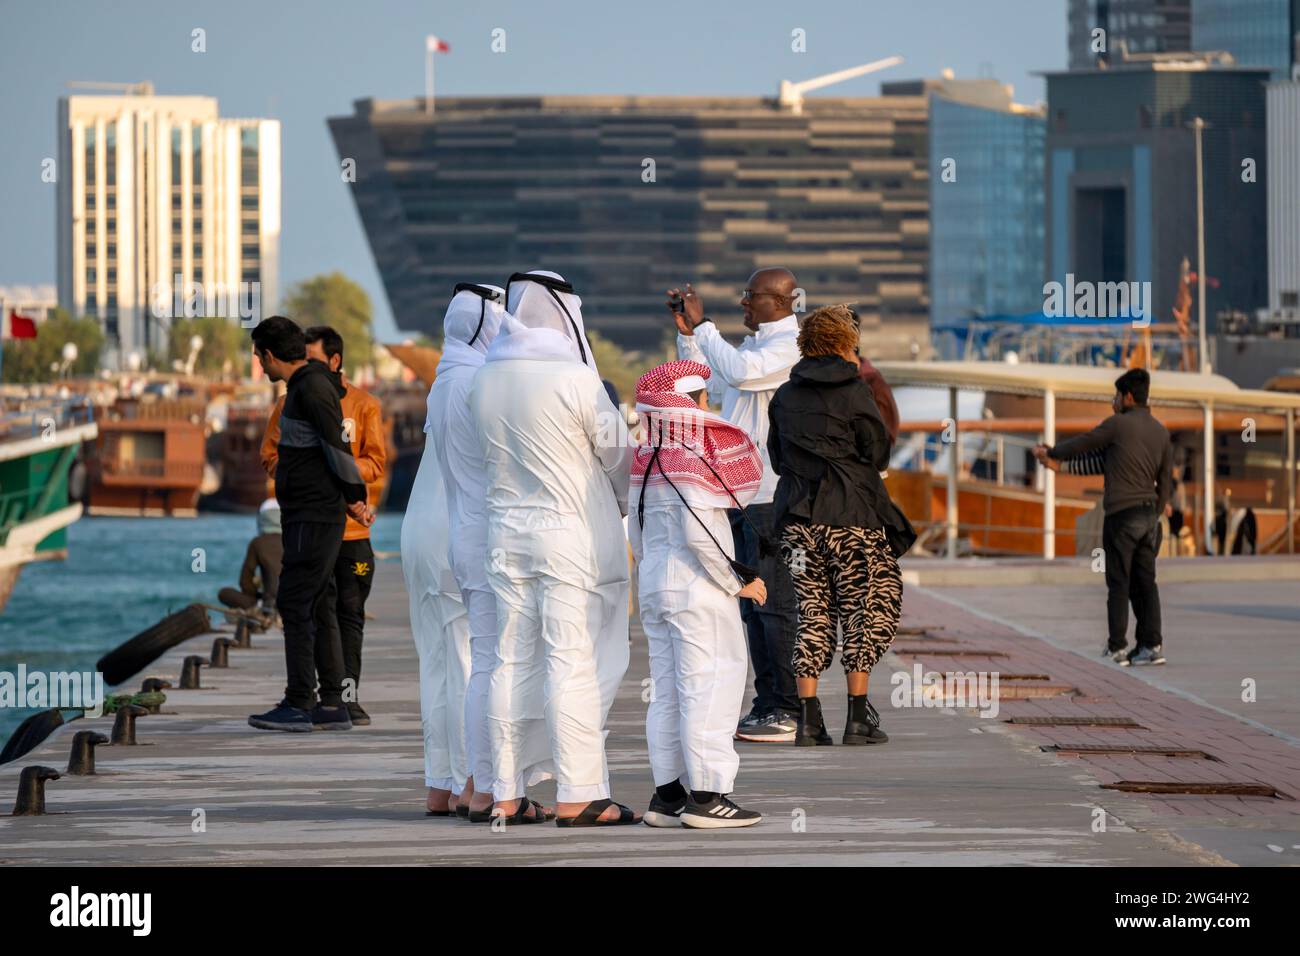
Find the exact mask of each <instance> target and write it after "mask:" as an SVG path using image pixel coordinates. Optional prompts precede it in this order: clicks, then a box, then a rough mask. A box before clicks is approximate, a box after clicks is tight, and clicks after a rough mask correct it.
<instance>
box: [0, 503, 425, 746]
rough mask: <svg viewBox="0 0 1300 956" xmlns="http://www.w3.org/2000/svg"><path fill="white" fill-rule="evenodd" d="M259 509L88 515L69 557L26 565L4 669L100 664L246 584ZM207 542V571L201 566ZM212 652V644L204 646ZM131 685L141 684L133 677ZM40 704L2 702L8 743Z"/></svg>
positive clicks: (0, 620)
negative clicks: (242, 578)
mask: <svg viewBox="0 0 1300 956" xmlns="http://www.w3.org/2000/svg"><path fill="white" fill-rule="evenodd" d="M401 526H402V516H401V515H400V514H384V515H380V516H379V518H378V520H377V521H376V522H375V526H374V528H373V530H372V532H371V535H372V540H373V542H374V547H375V550H376V551H397V550H399V549H400V542H401ZM255 533H256V519H255V518H254V517H253V516H252V515H206V516H203V517H199V518H82V519H81V520H80V521H78V522H77V523H76V524H74V525H73V526H72V527H71V528H69V529H68V551H69V555H68V559H67V560H66V561H48V562H39V563H36V564H29V565H27V566H26V567H25V568H23V570H22V573H21V574H20V575H19V578H18V583H17V585H16V586H15V587H14V592H13V595H12V596H11V597H10V598H9V604H8V606H7V607H6V608H5V609H4V610H3V611H0V671H7V672H9V673H13V672H14V671H16V669H17V667H18V664H19V663H20V662H21V663H24V664H26V665H27V669H28V670H29V671H33V670H41V671H52V670H62V671H71V670H76V671H93V670H94V668H95V661H97V660H99V658H100V656H101V655H102V654H103V653H104V652H105V651H108V650H111V649H112V648H114V647H116V646H117V645H118V644H121V643H122V642H123V641H125V640H127V639H128V638H130V637H132V636H134V635H135V634H138V633H139V632H140V631H143V630H144V629H145V628H147V627H149V626H150V625H152V624H154V623H156V622H157V621H158V620H159V619H160V618H162V617H165V616H166V615H167V614H169V613H171V612H172V611H177V610H180V609H181V608H183V607H185V605H187V604H191V603H193V602H195V601H201V602H204V603H207V604H216V603H217V591H218V590H220V589H221V588H222V587H225V586H226V585H231V586H237V585H238V583H239V567H240V564H241V563H242V562H243V559H244V550H245V549H246V548H247V547H248V542H249V540H250V539H251V538H252V537H253V535H254V534H255ZM195 548H202V549H203V550H204V557H205V559H206V567H207V569H206V571H205V572H203V573H198V572H196V571H195V570H194V569H193V565H194V560H195V559H194V556H193V553H194V549H195ZM204 650H206V648H205V649H204ZM127 686H128V687H129V688H130V689H135V685H133V684H130V683H128V685H127ZM31 713H32V711H30V710H17V709H13V708H0V746H3V743H4V741H6V740H8V739H9V735H10V734H11V733H12V732H13V730H14V728H15V727H17V726H18V724H20V723H22V721H23V720H24V719H26V718H27V717H28V716H29V715H30V714H31Z"/></svg>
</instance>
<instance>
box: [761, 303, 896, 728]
mask: <svg viewBox="0 0 1300 956" xmlns="http://www.w3.org/2000/svg"><path fill="white" fill-rule="evenodd" d="M841 313H842V314H841ZM857 344H858V333H857V331H856V330H855V328H854V326H853V324H852V317H851V315H849V310H848V309H847V308H845V307H843V306H832V307H829V308H826V309H819V310H818V311H816V312H814V313H812V314H811V315H809V316H808V318H807V319H805V320H804V324H803V327H802V328H801V329H800V332H799V351H800V353H801V354H802V355H803V358H802V359H801V360H800V361H799V362H798V363H797V364H796V365H795V366H794V368H793V369H792V370H791V372H790V380H789V381H788V382H787V383H786V384H784V385H782V386H781V387H780V388H779V389H778V390H777V392H776V395H775V396H774V397H773V399H772V403H771V405H770V406H769V407H768V416H769V418H770V421H771V429H770V431H769V432H768V439H767V447H768V453H769V455H770V457H771V461H772V468H773V470H775V471H776V472H777V474H779V475H780V481H779V483H778V484H777V488H776V500H775V502H774V504H775V515H774V517H775V523H776V526H777V527H778V528H781V549H782V552H783V556H784V558H785V560H786V562H787V564H788V565H789V568H790V574H791V576H792V577H793V579H794V587H795V593H796V595H797V597H798V600H799V634H798V636H797V638H796V639H795V652H794V673H795V683H796V685H797V687H798V692H799V727H798V730H797V731H796V733H795V745H796V746H800V747H811V746H817V745H820V744H829V743H831V742H832V741H831V736H830V734H828V733H827V732H826V724H825V721H824V720H823V718H822V712H821V702H820V701H819V700H818V699H817V680H818V678H819V677H820V676H821V675H822V674H823V673H824V672H825V671H826V670H827V669H828V668H829V667H830V666H831V660H832V658H833V657H834V654H835V625H836V622H837V621H838V622H839V625H840V627H841V629H842V632H843V635H844V646H843V649H842V652H841V663H842V664H843V665H844V671H845V674H846V676H847V680H848V692H849V716H848V722H847V724H846V725H845V728H844V743H846V744H871V743H883V742H885V741H886V740H888V739H889V738H888V737H887V736H886V735H885V733H884V731H882V730H881V729H880V715H879V714H878V713H877V712H876V710H875V708H873V707H872V706H871V703H870V702H869V701H868V700H867V682H868V679H869V678H870V676H871V668H872V666H873V665H874V664H875V663H876V661H878V660H879V659H880V657H881V656H882V655H883V654H884V653H885V651H886V650H887V649H888V648H889V645H890V644H891V643H892V642H893V640H894V634H895V632H896V631H897V629H898V616H899V611H900V609H901V606H902V597H903V584H902V578H901V576H900V574H899V569H898V561H897V559H896V558H895V556H894V552H893V551H892V550H891V547H890V541H889V538H890V535H891V533H892V535H893V536H894V538H895V540H898V539H900V538H902V539H904V540H906V538H907V536H909V535H910V534H911V526H910V525H908V524H907V519H906V518H904V517H903V516H902V514H901V513H900V512H899V511H898V510H897V509H896V508H895V507H894V505H893V502H892V501H890V498H889V493H888V492H887V491H886V490H885V484H884V481H883V479H882V478H881V476H880V473H881V471H883V470H884V469H885V468H886V467H887V466H888V464H889V452H890V445H891V443H890V438H889V432H888V430H887V429H886V427H885V423H884V421H883V420H882V419H881V416H880V411H879V410H878V409H877V407H876V403H875V400H874V399H873V398H872V396H871V389H870V387H869V386H867V385H866V384H865V383H863V382H862V381H861V380H860V379H859V378H858V358H857V354H856V353H857Z"/></svg>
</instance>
